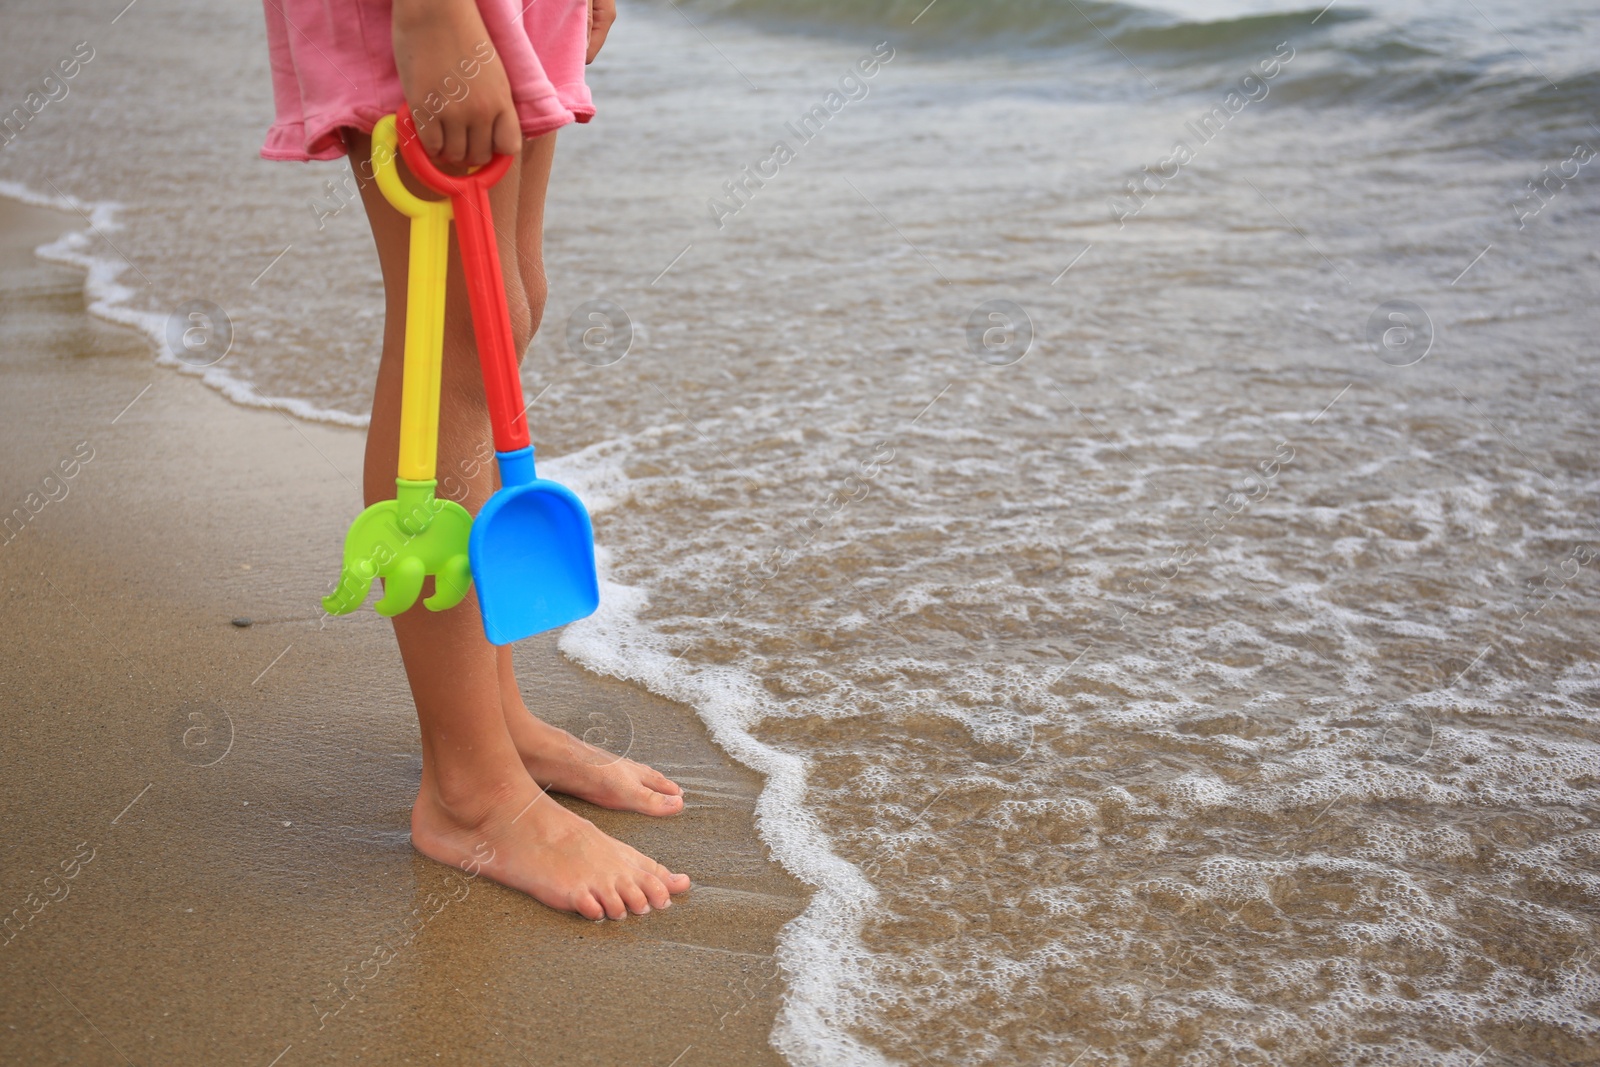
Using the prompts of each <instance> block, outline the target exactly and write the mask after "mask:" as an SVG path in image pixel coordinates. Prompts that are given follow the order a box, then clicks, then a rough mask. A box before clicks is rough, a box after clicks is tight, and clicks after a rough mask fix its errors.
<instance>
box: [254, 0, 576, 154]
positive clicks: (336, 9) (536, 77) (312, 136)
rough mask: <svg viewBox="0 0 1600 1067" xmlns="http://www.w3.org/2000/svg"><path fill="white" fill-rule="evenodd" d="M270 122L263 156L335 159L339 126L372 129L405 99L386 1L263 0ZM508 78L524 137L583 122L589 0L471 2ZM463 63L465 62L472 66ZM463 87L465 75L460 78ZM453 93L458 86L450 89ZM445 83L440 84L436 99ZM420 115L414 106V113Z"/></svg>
mask: <svg viewBox="0 0 1600 1067" xmlns="http://www.w3.org/2000/svg"><path fill="white" fill-rule="evenodd" d="M262 3H263V7H264V8H265V10H266V16H267V46H268V48H269V49H270V51H271V54H272V95H273V98H274V102H275V103H276V105H277V112H278V117H277V121H276V122H274V123H273V124H272V128H271V129H270V130H268V131H267V142H266V144H265V145H263V146H262V148H261V155H262V156H263V157H264V158H266V159H295V160H308V159H337V158H338V157H340V156H342V155H344V154H345V149H344V141H343V139H342V138H341V137H340V135H339V128H340V127H341V126H354V127H355V128H356V129H358V130H361V131H362V132H363V133H370V132H371V131H372V127H373V125H374V124H375V123H376V122H377V121H378V120H379V119H380V118H382V117H383V116H385V115H387V114H390V113H391V112H393V111H395V110H396V109H397V108H398V107H399V106H400V105H401V104H402V103H404V102H405V94H404V93H402V92H401V90H400V73H399V71H398V70H396V69H395V63H394V46H393V44H392V41H391V37H390V30H389V11H390V0H262ZM477 4H478V11H479V13H480V14H481V15H482V16H483V22H484V26H485V27H487V29H488V31H489V43H490V44H491V45H493V47H494V51H495V53H496V54H498V55H499V57H500V62H501V64H502V65H503V66H504V67H505V71H506V76H507V77H508V79H509V80H510V82H511V97H512V100H513V101H514V102H515V104H516V108H517V117H518V118H519V119H520V120H521V123H522V133H523V135H524V136H525V137H538V136H539V135H541V134H546V133H549V132H550V131H551V130H554V129H557V128H559V127H561V126H565V125H566V124H567V123H569V122H588V121H589V120H590V119H591V118H593V117H594V102H593V101H592V100H591V99H590V97H589V87H588V86H587V85H585V84H584V81H583V67H584V63H583V60H584V53H585V52H586V51H587V49H588V41H589V3H588V0H532V2H528V0H477ZM469 69H470V68H469ZM458 83H460V84H465V85H466V86H467V87H468V89H467V91H470V85H471V80H470V78H467V77H461V78H459V79H458ZM449 91H452V92H454V93H456V94H457V95H459V94H460V93H461V91H462V90H461V89H460V88H459V87H449ZM445 92H446V89H444V88H441V90H440V98H439V99H440V100H441V101H442V100H443V99H444V98H445ZM419 120H420V113H419Z"/></svg>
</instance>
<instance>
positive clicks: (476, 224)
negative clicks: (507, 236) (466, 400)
mask: <svg viewBox="0 0 1600 1067" xmlns="http://www.w3.org/2000/svg"><path fill="white" fill-rule="evenodd" d="M395 122H396V125H397V126H398V128H399V132H400V155H401V156H402V157H404V159H405V161H406V166H408V167H410V168H411V172H412V173H413V174H415V175H416V176H417V177H418V178H420V179H421V180H422V183H423V184H424V185H426V186H427V187H428V188H430V189H432V190H434V191H435V192H437V193H442V194H443V195H445V196H448V197H449V198H450V203H451V207H452V209H453V213H454V215H455V223H456V237H457V239H458V240H459V241H460V243H461V266H462V269H463V270H464V271H465V272H466V275H467V301H468V302H469V303H470V304H471V306H472V332H473V334H474V335H475V336H476V337H477V339H478V361H479V362H480V363H481V364H482V365H483V391H484V393H485V395H486V396H487V397H488V399H489V420H490V423H491V425H492V426H493V427H494V448H495V451H496V452H515V451H516V450H518V449H521V448H527V447H528V446H529V444H530V443H531V441H530V438H529V436H528V415H527V411H526V410H525V409H524V406H523V403H522V373H521V370H520V368H519V367H518V363H517V348H516V345H515V344H514V343H513V342H512V340H511V313H510V311H509V310H508V309H507V307H506V286H505V279H504V278H503V277H502V276H501V274H500V249H499V246H498V244H497V242H496V241H495V235H494V217H493V216H492V215H491V214H490V212H489V187H490V186H491V185H493V184H494V183H495V182H497V181H499V180H500V179H501V178H502V177H504V176H505V173H506V171H507V169H509V168H510V166H511V157H510V156H500V155H497V156H495V157H494V159H493V160H491V161H490V162H489V163H488V164H487V165H485V166H483V167H480V168H478V169H477V170H475V171H473V172H472V173H471V174H467V175H462V176H457V175H450V174H445V173H443V172H442V171H440V170H439V168H438V167H436V166H434V165H433V161H432V160H431V159H429V158H428V153H427V150H426V149H424V148H423V147H422V141H421V140H420V139H419V138H418V137H417V127H416V123H415V122H414V121H413V120H412V117H411V109H410V108H409V107H407V106H406V105H404V104H401V105H400V111H399V112H398V115H397V117H396V119H395Z"/></svg>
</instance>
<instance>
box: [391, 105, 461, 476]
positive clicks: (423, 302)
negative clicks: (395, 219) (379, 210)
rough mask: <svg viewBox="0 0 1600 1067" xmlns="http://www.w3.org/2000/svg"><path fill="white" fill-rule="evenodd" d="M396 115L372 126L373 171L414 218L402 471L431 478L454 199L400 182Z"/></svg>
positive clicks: (403, 384)
mask: <svg viewBox="0 0 1600 1067" xmlns="http://www.w3.org/2000/svg"><path fill="white" fill-rule="evenodd" d="M398 145H399V138H398V135H397V133H396V132H395V125H394V116H393V115H385V116H384V117H383V118H381V119H379V120H378V124H377V125H376V126H374V127H373V129H372V173H373V176H374V178H376V180H377V182H378V189H379V191H380V192H382V193H383V198H384V199H385V200H387V201H389V203H390V204H392V205H394V208H395V210H396V211H399V212H400V213H401V214H402V215H405V216H407V217H409V218H410V219H411V262H410V265H409V267H408V269H407V275H406V347H405V363H404V365H403V373H402V376H401V384H400V470H399V475H400V477H401V478H405V479H407V480H410V481H417V482H431V481H432V480H433V476H434V467H435V465H436V464H437V462H438V452H439V372H440V367H441V366H442V365H443V363H444V291H445V273H446V271H447V270H448V268H449V256H450V218H451V211H450V201H448V200H424V199H422V198H421V197H419V196H417V195H415V194H414V193H412V192H411V190H409V189H407V188H406V187H405V185H404V183H402V182H401V181H400V172H399V169H398V168H397V167H396V166H395V159H396V158H397V156H398Z"/></svg>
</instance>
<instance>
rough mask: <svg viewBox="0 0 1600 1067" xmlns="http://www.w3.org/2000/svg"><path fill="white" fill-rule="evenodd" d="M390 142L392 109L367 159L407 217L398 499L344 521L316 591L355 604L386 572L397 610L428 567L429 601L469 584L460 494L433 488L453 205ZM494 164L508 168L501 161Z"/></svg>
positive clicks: (335, 609)
mask: <svg viewBox="0 0 1600 1067" xmlns="http://www.w3.org/2000/svg"><path fill="white" fill-rule="evenodd" d="M413 136H415V135H414V134H413ZM395 142H396V133H395V120H394V116H393V115H390V116H387V117H385V118H383V119H381V120H379V122H378V124H377V125H376V126H375V127H373V130H372V169H373V173H374V176H375V177H376V180H377V183H378V188H379V190H381V191H382V193H383V195H384V199H386V200H388V201H389V203H391V204H393V205H394V206H395V208H396V209H397V210H398V211H400V212H401V213H402V214H404V215H406V216H408V217H409V218H410V219H411V262H410V266H409V268H408V271H409V273H408V275H407V278H406V338H405V362H404V364H403V369H402V376H401V386H400V463H399V475H400V476H399V477H398V478H396V479H395V499H393V500H383V501H379V502H378V503H376V504H374V505H372V506H371V507H369V508H367V509H366V510H365V511H363V512H362V513H361V514H360V515H359V516H357V517H356V521H355V522H354V523H352V524H351V525H350V532H349V533H348V534H347V535H346V536H345V540H344V567H343V569H342V570H341V572H340V574H339V587H338V588H337V589H336V590H334V592H333V593H332V594H330V595H329V596H326V597H323V598H322V606H323V607H324V608H325V609H327V611H328V613H329V614H331V615H348V614H349V613H350V612H352V611H355V610H356V609H357V608H359V607H360V606H361V603H362V601H364V600H366V598H367V592H368V590H369V589H371V587H372V580H373V578H382V579H384V596H383V599H381V600H379V601H378V604H377V609H378V614H380V615H398V614H400V613H401V612H402V611H405V610H406V609H407V608H409V607H411V605H413V604H415V603H416V601H417V597H418V596H419V595H421V593H422V581H423V579H424V578H425V577H426V576H427V575H430V574H431V575H433V576H434V593H433V595H432V596H430V597H428V598H427V599H426V600H424V601H423V603H424V604H425V605H427V607H428V609H429V610H430V611H444V610H445V609H446V608H453V607H455V606H456V605H457V604H459V603H461V600H462V598H463V597H465V596H466V595H467V590H468V588H469V587H470V586H471V584H472V575H471V570H470V566H469V557H468V540H469V536H470V532H471V529H472V516H471V515H469V514H468V513H467V510H466V509H465V508H463V507H462V506H461V505H460V504H457V503H455V502H454V501H450V500H439V499H438V498H436V497H435V496H434V495H433V491H434V486H435V484H436V482H435V479H434V466H435V464H436V462H437V457H438V445H439V373H440V367H441V365H442V364H443V362H444V295H445V271H446V269H447V266H448V263H449V260H448V256H449V249H450V216H451V206H450V204H449V202H448V201H444V200H423V199H422V198H421V197H418V196H415V195H413V194H412V193H411V191H410V190H409V189H407V188H406V187H405V185H404V184H403V183H402V182H401V181H400V173H399V168H398V167H396V166H395ZM500 171H501V173H504V171H505V167H504V166H502V167H501V168H500Z"/></svg>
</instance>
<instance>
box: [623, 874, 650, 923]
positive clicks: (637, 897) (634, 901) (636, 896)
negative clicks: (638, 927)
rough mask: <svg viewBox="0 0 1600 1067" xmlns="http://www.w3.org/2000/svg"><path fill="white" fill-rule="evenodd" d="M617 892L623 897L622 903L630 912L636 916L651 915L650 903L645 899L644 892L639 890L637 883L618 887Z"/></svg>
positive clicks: (627, 883)
mask: <svg viewBox="0 0 1600 1067" xmlns="http://www.w3.org/2000/svg"><path fill="white" fill-rule="evenodd" d="M617 892H618V893H619V894H620V895H621V897H622V902H623V903H624V904H626V905H627V906H628V910H629V911H631V912H633V913H634V914H635V915H649V914H650V901H649V900H648V899H647V898H646V897H645V894H644V890H643V889H641V888H639V884H638V883H637V882H624V883H623V884H622V885H620V886H618V887H617Z"/></svg>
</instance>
